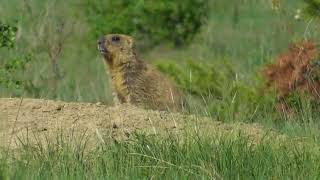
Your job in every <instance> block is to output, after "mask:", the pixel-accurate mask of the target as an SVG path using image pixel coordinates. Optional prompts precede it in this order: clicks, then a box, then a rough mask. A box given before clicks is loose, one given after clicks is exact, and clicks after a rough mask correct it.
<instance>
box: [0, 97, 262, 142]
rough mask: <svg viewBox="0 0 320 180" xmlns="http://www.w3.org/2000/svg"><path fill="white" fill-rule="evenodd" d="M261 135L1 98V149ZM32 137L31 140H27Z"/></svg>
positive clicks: (196, 121) (114, 110) (125, 111)
mask: <svg viewBox="0 0 320 180" xmlns="http://www.w3.org/2000/svg"><path fill="white" fill-rule="evenodd" d="M237 130H241V131H243V132H244V133H246V134H248V135H249V136H251V137H254V138H257V137H260V136H262V135H263V131H262V130H261V128H259V127H257V126H256V125H246V124H229V125H228V124H223V123H220V122H215V121H213V120H211V119H208V118H203V117H201V118H200V117H197V116H188V115H182V114H177V113H168V112H159V111H152V110H144V109H139V108H136V107H133V106H129V105H121V106H116V107H107V106H104V105H101V104H99V103H97V104H90V103H67V102H60V101H51V100H43V99H11V98H3V99H1V98H0V138H1V139H0V140H1V143H0V144H1V145H8V144H10V145H11V146H15V144H16V143H15V142H17V140H18V139H21V138H22V139H26V138H28V139H32V138H33V139H37V138H38V137H42V136H45V137H47V136H50V135H55V134H56V133H57V132H60V131H64V132H72V133H80V134H81V133H83V132H86V135H88V136H90V137H91V138H92V139H93V140H92V141H91V142H97V141H99V140H101V141H104V139H105V138H106V137H107V138H111V139H113V140H121V139H127V138H130V136H132V134H133V133H135V132H143V133H145V134H147V135H155V134H156V135H158V134H183V133H191V132H193V131H197V132H200V133H206V134H212V135H213V134H216V133H220V134H221V133H228V134H230V133H233V132H238V131H237ZM30 137H31V138H30Z"/></svg>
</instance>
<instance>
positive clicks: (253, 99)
mask: <svg viewBox="0 0 320 180" xmlns="http://www.w3.org/2000/svg"><path fill="white" fill-rule="evenodd" d="M195 62H198V61H187V62H186V63H184V64H182V65H176V64H174V63H162V62H160V63H157V67H158V69H159V70H160V71H162V72H163V73H165V74H167V75H168V76H169V77H171V78H172V79H173V80H174V81H175V82H176V84H177V85H178V86H179V87H180V88H181V89H183V90H184V92H185V93H186V94H187V95H190V97H191V98H189V104H191V107H190V108H191V111H193V108H195V107H197V106H198V105H199V103H200V105H201V104H202V105H203V106H204V107H205V108H200V109H205V111H206V112H205V113H206V114H207V115H211V116H213V117H215V118H217V119H218V120H222V121H228V120H234V119H235V118H236V116H237V119H238V120H239V119H241V118H243V119H241V120H243V121H251V120H252V119H253V116H255V115H256V114H258V113H256V112H257V111H258V110H259V111H261V113H260V115H261V114H262V115H263V113H262V112H263V110H264V109H265V108H269V107H270V103H273V100H272V99H270V98H269V97H268V96H261V95H259V93H258V91H257V90H256V88H255V87H252V86H250V85H248V84H244V83H242V82H240V81H239V80H238V78H237V74H236V72H235V71H234V69H233V67H232V66H231V65H230V64H226V63H225V64H222V65H221V64H220V65H216V64H201V63H195ZM195 102H196V103H195ZM258 108H259V109H258Z"/></svg>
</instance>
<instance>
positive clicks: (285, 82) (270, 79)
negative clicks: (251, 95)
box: [263, 41, 320, 109]
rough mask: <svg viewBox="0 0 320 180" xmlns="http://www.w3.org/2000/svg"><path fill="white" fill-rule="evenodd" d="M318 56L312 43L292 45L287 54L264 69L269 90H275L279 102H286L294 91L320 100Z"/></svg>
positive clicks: (305, 42)
mask: <svg viewBox="0 0 320 180" xmlns="http://www.w3.org/2000/svg"><path fill="white" fill-rule="evenodd" d="M317 55H318V52H317V49H316V45H315V43H314V42H312V41H302V42H299V43H295V44H292V45H290V47H289V50H288V51H287V52H284V53H283V54H281V55H280V56H278V58H277V59H276V61H275V62H274V63H273V64H270V65H267V66H266V67H265V68H264V70H263V75H264V77H265V79H266V86H267V88H268V89H269V88H271V87H272V88H274V89H275V90H276V94H277V97H278V99H279V100H284V99H285V98H286V97H288V96H289V95H290V93H292V92H294V91H295V92H298V93H299V94H302V93H303V94H304V93H307V94H310V95H312V97H314V98H316V99H320V96H319V92H320V79H317V72H318V71H319V70H320V66H318V65H317V61H316V60H317ZM281 109H283V108H281Z"/></svg>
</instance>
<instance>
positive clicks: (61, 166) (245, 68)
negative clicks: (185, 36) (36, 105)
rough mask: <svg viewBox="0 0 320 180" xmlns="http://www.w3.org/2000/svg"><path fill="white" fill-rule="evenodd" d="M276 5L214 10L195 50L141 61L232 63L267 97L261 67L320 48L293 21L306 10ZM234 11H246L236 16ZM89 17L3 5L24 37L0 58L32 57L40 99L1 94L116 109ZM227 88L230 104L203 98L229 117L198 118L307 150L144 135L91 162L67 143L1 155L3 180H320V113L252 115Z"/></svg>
mask: <svg viewBox="0 0 320 180" xmlns="http://www.w3.org/2000/svg"><path fill="white" fill-rule="evenodd" d="M237 3H238V4H237ZM270 4H271V3H270V1H268V0H233V1H224V0H217V1H212V4H211V6H210V17H209V19H208V22H207V25H206V26H204V27H203V28H202V29H201V32H200V33H199V34H197V35H196V37H195V39H194V41H193V43H192V44H190V45H187V46H185V47H183V48H181V49H174V48H172V45H170V44H163V45H161V46H159V47H156V48H154V49H153V50H151V51H150V52H144V53H142V54H141V56H142V58H144V59H146V60H147V61H149V62H151V63H154V62H155V61H157V62H158V61H162V62H175V63H177V64H183V63H184V62H185V61H188V60H191V61H194V62H196V63H198V62H201V63H204V64H207V63H210V64H220V65H221V64H223V63H228V64H231V66H232V67H233V69H234V71H235V72H236V75H237V76H236V77H237V79H236V80H234V81H232V82H231V84H233V83H239V84H242V85H245V86H246V88H248V87H249V88H250V87H252V89H255V88H259V86H260V85H261V83H262V81H261V78H260V77H259V72H260V71H261V68H262V66H263V65H264V64H266V63H269V62H271V61H272V60H273V59H274V57H275V56H276V55H278V54H279V53H280V52H282V51H283V50H286V49H287V47H288V44H289V43H290V42H292V41H297V40H300V39H303V38H312V39H314V40H315V41H316V42H317V43H319V38H320V35H319V32H320V31H319V22H317V21H312V22H311V23H310V22H308V21H304V20H300V21H298V20H295V19H294V14H295V11H296V9H299V8H302V7H303V5H302V1H300V0H281V8H280V9H279V11H274V10H272V9H271V5H270ZM235 9H238V15H237V16H235ZM85 16H86V15H85V14H84V11H83V7H82V5H81V3H73V2H67V1H41V0H34V1H21V0H1V6H0V21H3V22H15V21H16V20H17V25H18V29H19V31H18V38H17V45H16V47H15V48H14V49H12V50H9V51H8V50H6V49H0V60H3V59H10V58H15V57H17V56H19V55H20V54H26V53H31V54H33V56H34V59H33V63H32V64H30V66H28V68H27V70H26V72H24V73H25V74H24V76H25V77H26V78H27V79H30V80H32V82H33V83H34V84H35V85H36V86H37V87H39V89H38V90H31V91H29V92H23V93H22V94H17V93H15V92H14V91H12V90H11V89H5V88H3V87H0V97H8V96H21V95H23V96H25V97H34V98H48V99H57V100H64V101H79V102H97V101H101V102H104V103H106V104H111V103H112V98H111V90H110V87H109V83H108V78H107V75H106V74H105V70H104V65H103V63H102V60H101V57H100V56H99V54H98V52H97V50H96V39H94V38H93V36H92V35H91V34H90V32H89V25H88V24H87V22H86V17H85ZM61 22H67V23H68V25H72V26H67V28H66V31H71V32H72V33H67V32H66V33H65V34H67V35H68V36H67V38H66V40H65V42H64V46H63V49H62V52H61V54H59V56H58V65H59V69H60V71H61V72H62V73H61V74H62V78H61V79H60V80H59V81H58V82H57V86H56V87H55V86H54V85H53V82H52V72H51V65H50V63H49V56H48V48H47V42H51V43H52V44H57V43H56V39H57V38H59V37H60V35H59V33H57V32H56V31H55V29H54V27H55V26H56V25H58V24H59V23H61ZM309 23H310V24H309ZM106 33H108V32H106ZM218 70H220V69H219V68H218ZM228 83H230V82H228ZM222 87H223V88H222V89H221V91H222V92H223V93H224V94H223V99H219V100H217V99H214V98H212V97H210V96H208V97H204V101H205V102H210V103H211V104H212V105H213V106H214V107H215V108H220V109H219V112H221V113H222V114H221V115H220V114H218V113H216V114H215V113H213V114H210V108H209V107H207V106H206V105H202V106H197V105H195V106H194V107H192V108H193V112H195V113H199V114H210V115H211V116H213V117H214V118H215V119H218V120H220V121H224V122H227V123H233V122H239V121H241V122H247V123H259V124H262V125H264V126H266V127H271V128H273V129H275V130H276V131H278V132H280V133H283V134H285V135H287V136H288V137H290V138H291V139H293V138H301V137H302V138H303V139H304V141H305V142H308V143H306V144H304V145H303V146H299V147H298V146H296V143H295V141H292V142H291V141H288V142H287V143H285V144H283V145H281V146H275V145H274V142H270V141H263V142H262V143H261V144H258V145H257V146H255V147H253V146H251V145H250V142H248V141H249V140H247V138H245V137H242V136H241V137H238V138H236V139H232V138H228V137H219V138H217V137H211V138H207V137H206V138H205V137H190V138H187V141H186V142H183V143H181V142H179V141H178V140H176V139H174V138H171V139H156V138H152V137H144V136H141V135H139V136H138V137H137V138H136V139H135V140H134V142H130V143H126V142H123V143H107V144H102V145H100V146H99V147H97V149H94V150H93V151H91V152H90V153H85V154H82V151H83V150H84V147H83V146H82V145H83V144H80V145H81V146H80V145H79V144H78V146H80V148H76V147H78V146H76V147H74V145H70V144H68V143H62V142H59V143H60V145H59V146H57V145H56V144H54V142H47V145H45V146H47V147H48V148H47V149H41V146H40V147H30V146H23V148H22V150H19V152H18V153H17V154H19V155H17V154H13V153H11V152H10V153H7V152H6V151H5V149H3V150H2V151H1V153H0V179H151V178H155V179H160V178H163V179H212V178H216V179H219V178H223V179H319V178H320V173H319V172H320V164H319V162H320V151H319V148H318V149H315V148H313V147H318V146H319V145H320V141H319V139H320V138H319V137H320V133H319V132H320V131H319V129H320V123H319V122H320V118H319V117H320V114H319V111H317V110H313V109H312V108H311V107H310V104H308V103H305V102H301V104H300V105H299V107H298V108H297V109H296V110H297V112H298V113H297V115H296V116H295V117H294V118H289V119H288V118H286V116H284V115H283V114H282V115H281V114H280V115H279V114H277V113H276V112H275V111H274V109H272V105H274V104H272V103H271V104H268V103H269V102H268V103H267V104H266V103H265V101H259V102H258V103H257V104H255V106H253V107H252V106H251V102H250V100H248V98H246V97H245V98H242V97H239V96H235V94H228V93H229V92H230V91H229V89H228V88H229V87H228V86H222ZM234 102H236V103H237V104H238V105H237V106H236V105H235V104H234ZM273 103H274V102H273ZM208 112H209V113H208ZM213 112H215V111H213ZM221 117H223V118H221ZM59 143H58V144H59ZM61 144H62V145H61ZM307 144H308V145H307ZM58 147H59V148H58ZM60 147H61V148H60ZM317 150H318V151H317Z"/></svg>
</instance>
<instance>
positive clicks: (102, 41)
mask: <svg viewBox="0 0 320 180" xmlns="http://www.w3.org/2000/svg"><path fill="white" fill-rule="evenodd" d="M104 42H105V39H104V37H101V38H99V40H98V45H103V44H104Z"/></svg>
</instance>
